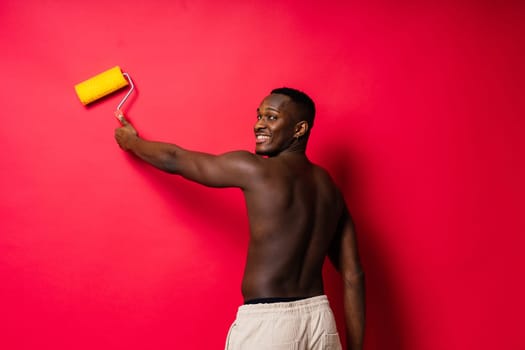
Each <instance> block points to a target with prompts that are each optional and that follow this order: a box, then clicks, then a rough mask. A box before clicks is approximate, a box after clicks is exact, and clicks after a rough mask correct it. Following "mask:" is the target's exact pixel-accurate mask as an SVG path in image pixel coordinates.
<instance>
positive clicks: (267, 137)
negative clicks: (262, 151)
mask: <svg viewBox="0 0 525 350" xmlns="http://www.w3.org/2000/svg"><path fill="white" fill-rule="evenodd" d="M269 139H270V136H266V135H257V140H269Z"/></svg>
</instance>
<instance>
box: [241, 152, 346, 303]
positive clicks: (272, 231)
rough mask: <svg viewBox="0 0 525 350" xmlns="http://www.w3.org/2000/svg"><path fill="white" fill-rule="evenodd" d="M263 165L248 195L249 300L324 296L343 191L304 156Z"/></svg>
mask: <svg viewBox="0 0 525 350" xmlns="http://www.w3.org/2000/svg"><path fill="white" fill-rule="evenodd" d="M261 161H262V162H264V165H263V166H261V168H262V169H263V170H262V171H261V177H260V178H258V179H254V183H255V184H256V185H254V186H253V188H248V189H245V191H244V194H245V199H246V206H247V209H248V216H249V220H250V243H249V248H248V257H247V261H246V269H245V273H244V278H243V283H242V293H243V296H244V298H245V300H248V299H255V298H270V297H310V296H315V295H320V294H323V293H324V290H323V280H322V267H323V263H324V260H325V257H326V255H327V252H328V249H329V247H330V244H331V242H332V239H333V237H334V235H335V233H336V226H337V223H338V218H339V217H340V215H341V211H342V209H343V201H342V198H341V195H340V192H339V191H338V189H337V188H336V186H335V185H334V183H333V181H332V180H331V178H330V177H329V175H328V174H327V173H326V172H325V171H324V170H323V169H322V168H320V167H318V166H316V165H314V164H312V163H310V162H309V161H308V159H307V158H306V157H305V156H304V154H303V155H299V154H293V155H281V156H279V157H274V158H266V159H261Z"/></svg>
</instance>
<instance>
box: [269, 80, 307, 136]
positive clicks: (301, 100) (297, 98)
mask: <svg viewBox="0 0 525 350" xmlns="http://www.w3.org/2000/svg"><path fill="white" fill-rule="evenodd" d="M271 93H272V94H281V95H286V96H288V97H290V98H291V99H292V101H293V102H295V103H296V104H297V105H299V107H300V111H301V114H302V115H301V116H300V117H301V118H302V119H303V120H306V121H307V122H308V126H309V128H308V131H310V129H311V128H312V127H313V126H314V118H315V103H314V101H313V100H312V99H311V98H310V96H308V95H307V94H305V93H304V92H302V91H299V90H297V89H293V88H289V87H282V88H277V89H273V90H272V92H271Z"/></svg>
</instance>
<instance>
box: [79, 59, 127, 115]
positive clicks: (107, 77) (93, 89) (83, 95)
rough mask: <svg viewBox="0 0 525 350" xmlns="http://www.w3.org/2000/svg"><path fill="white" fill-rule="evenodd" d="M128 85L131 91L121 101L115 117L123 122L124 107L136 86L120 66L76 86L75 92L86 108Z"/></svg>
mask: <svg viewBox="0 0 525 350" xmlns="http://www.w3.org/2000/svg"><path fill="white" fill-rule="evenodd" d="M128 85H129V86H130V89H129V90H128V92H127V94H126V95H125V96H124V98H123V99H122V100H121V101H120V103H119V104H118V106H117V109H116V110H115V117H117V119H118V120H119V121H122V118H123V117H124V113H123V112H122V106H123V105H124V103H125V102H126V100H127V99H128V97H129V95H131V93H132V92H133V90H134V89H135V85H133V81H132V80H131V77H130V76H129V74H128V73H123V72H122V71H121V69H120V67H119V66H115V67H113V68H110V69H108V70H106V71H104V72H102V73H100V74H97V75H95V76H94V77H92V78H90V79H88V80H85V81H83V82H81V83H78V84H77V85H75V91H76V92H77V96H78V98H79V99H80V102H81V103H82V104H83V105H84V106H86V105H88V104H90V103H91V102H94V101H96V100H98V99H100V98H102V97H104V96H107V95H109V94H111V93H113V92H115V91H117V90H120V89H122V88H123V87H125V86H128Z"/></svg>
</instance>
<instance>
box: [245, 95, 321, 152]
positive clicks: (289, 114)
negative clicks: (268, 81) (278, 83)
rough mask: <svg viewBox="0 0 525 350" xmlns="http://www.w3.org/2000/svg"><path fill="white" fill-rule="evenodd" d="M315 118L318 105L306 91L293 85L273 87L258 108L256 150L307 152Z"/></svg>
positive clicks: (255, 128)
mask: <svg viewBox="0 0 525 350" xmlns="http://www.w3.org/2000/svg"><path fill="white" fill-rule="evenodd" d="M314 117H315V104H314V102H313V101H312V99H311V98H310V97H308V95H306V94H305V93H303V92H301V91H299V90H296V89H292V88H279V89H274V90H272V91H271V94H270V95H269V96H267V97H266V98H265V99H264V100H263V101H262V102H261V104H260V106H259V108H257V122H256V123H255V127H254V130H255V135H256V147H255V152H256V153H257V154H260V155H267V156H274V155H278V154H279V153H281V152H283V151H293V152H303V153H304V151H305V150H306V143H307V141H308V137H309V136H310V130H311V128H312V126H313V122H314Z"/></svg>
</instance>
